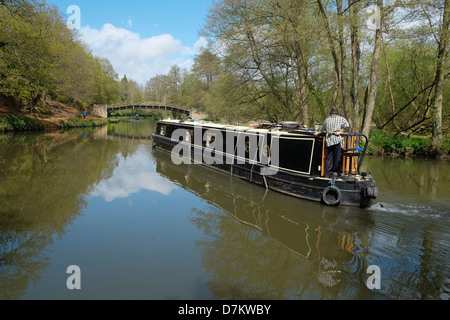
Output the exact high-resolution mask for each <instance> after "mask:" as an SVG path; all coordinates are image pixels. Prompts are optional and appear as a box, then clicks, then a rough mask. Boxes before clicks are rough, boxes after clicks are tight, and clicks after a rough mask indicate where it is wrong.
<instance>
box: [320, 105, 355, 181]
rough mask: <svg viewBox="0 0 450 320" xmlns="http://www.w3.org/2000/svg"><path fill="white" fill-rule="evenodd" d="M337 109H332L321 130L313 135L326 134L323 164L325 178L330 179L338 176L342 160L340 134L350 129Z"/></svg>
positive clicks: (342, 141)
mask: <svg viewBox="0 0 450 320" xmlns="http://www.w3.org/2000/svg"><path fill="white" fill-rule="evenodd" d="M339 114H340V111H339V109H338V108H332V109H331V111H330V116H329V117H328V118H326V119H325V121H324V123H323V125H322V128H321V129H320V130H319V131H318V132H316V133H315V135H316V136H318V135H320V134H322V133H324V132H326V134H327V135H326V138H325V140H326V145H327V152H328V154H327V157H326V163H325V177H326V178H331V176H332V173H333V172H336V173H338V174H339V171H340V170H339V167H340V163H341V158H342V149H343V148H344V144H345V140H344V137H343V136H342V134H343V133H344V132H345V130H346V129H348V128H350V124H349V123H348V121H347V119H345V118H344V117H341V116H340V115H339Z"/></svg>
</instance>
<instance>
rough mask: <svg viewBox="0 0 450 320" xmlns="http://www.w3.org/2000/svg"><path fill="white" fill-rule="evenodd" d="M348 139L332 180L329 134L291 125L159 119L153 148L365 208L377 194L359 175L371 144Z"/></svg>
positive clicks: (290, 191)
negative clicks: (326, 141)
mask: <svg viewBox="0 0 450 320" xmlns="http://www.w3.org/2000/svg"><path fill="white" fill-rule="evenodd" d="M345 139H346V148H345V152H344V156H343V161H342V168H341V169H342V175H341V176H338V177H333V178H326V177H325V176H324V174H325V172H324V168H325V163H324V161H325V160H324V157H325V155H326V148H325V144H324V136H318V137H316V136H314V131H313V130H310V129H305V128H301V127H300V126H298V124H294V123H290V122H289V123H283V124H280V125H277V126H268V125H267V124H262V125H261V127H260V128H254V127H242V126H239V127H238V126H225V125H218V124H211V123H199V122H195V121H194V122H193V121H192V120H189V121H188V120H185V121H176V120H165V121H159V122H158V124H157V128H156V131H155V133H154V136H153V146H154V147H155V148H157V149H160V150H164V151H167V152H171V153H172V154H175V155H179V154H180V153H182V156H183V157H185V158H188V161H196V162H200V163H201V164H203V165H207V166H209V167H211V168H214V169H217V170H220V171H223V172H226V173H228V174H231V175H233V176H237V177H240V178H242V179H245V180H248V181H250V182H252V183H255V184H258V185H261V186H265V187H266V188H267V189H271V190H274V191H278V192H281V193H284V194H287V195H290V196H294V197H298V198H303V199H308V200H313V201H320V202H322V203H324V204H327V205H330V206H338V205H345V206H360V207H362V208H366V207H369V206H370V205H371V204H372V201H373V199H375V198H376V197H377V194H378V189H377V187H376V183H375V180H374V179H373V178H372V177H371V176H370V175H369V174H367V173H362V172H360V168H361V165H362V162H363V160H364V157H365V152H366V149H367V144H368V141H367V138H366V137H365V136H363V135H361V134H357V133H354V134H347V135H346V136H345ZM186 162H187V161H186Z"/></svg>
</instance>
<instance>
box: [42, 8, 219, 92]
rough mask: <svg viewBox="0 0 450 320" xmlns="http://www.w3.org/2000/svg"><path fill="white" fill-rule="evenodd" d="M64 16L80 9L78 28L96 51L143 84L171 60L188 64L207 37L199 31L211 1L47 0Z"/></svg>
mask: <svg viewBox="0 0 450 320" xmlns="http://www.w3.org/2000/svg"><path fill="white" fill-rule="evenodd" d="M47 3H48V4H54V5H56V6H58V8H59V10H60V11H61V12H62V13H63V14H64V16H65V17H67V18H69V17H70V16H71V15H72V14H73V12H71V13H67V9H68V8H69V7H70V6H71V5H76V6H78V7H79V8H80V24H81V29H80V30H79V33H80V35H81V39H82V40H83V41H84V42H85V43H86V44H87V45H88V47H89V48H90V49H91V50H92V53H93V54H94V55H95V56H98V57H102V58H107V59H108V60H109V61H111V63H112V64H113V66H114V69H115V71H116V72H117V73H118V74H119V76H120V77H123V75H125V74H126V75H127V78H129V79H133V80H135V81H137V82H138V83H139V84H141V85H144V84H145V82H146V81H147V80H149V79H150V78H151V77H153V76H156V75H158V74H166V73H167V72H168V70H169V69H170V67H171V66H172V65H178V66H180V67H182V68H186V69H188V70H189V69H190V67H191V66H192V64H193V58H194V56H195V54H196V53H198V50H199V49H200V48H201V47H203V46H205V44H206V41H205V39H203V38H201V37H200V35H199V33H198V31H199V30H200V29H201V28H202V26H203V25H204V23H205V19H206V16H207V14H208V10H209V8H210V7H211V3H212V0H191V1H189V0H164V1H160V0H158V1H157V0H125V1H124V0H122V1H118V0H109V1H107V0H90V1H88V0H47Z"/></svg>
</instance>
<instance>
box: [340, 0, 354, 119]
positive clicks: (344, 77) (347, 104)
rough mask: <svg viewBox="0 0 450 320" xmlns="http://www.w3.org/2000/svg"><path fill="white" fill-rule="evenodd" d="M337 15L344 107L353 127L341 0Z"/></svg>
mask: <svg viewBox="0 0 450 320" xmlns="http://www.w3.org/2000/svg"><path fill="white" fill-rule="evenodd" d="M336 7H337V14H338V26H339V49H340V51H341V94H342V106H343V108H344V114H345V117H346V118H347V119H348V121H349V122H350V126H353V119H352V116H351V110H350V94H349V91H348V88H347V52H346V45H345V40H344V24H343V19H344V14H343V12H342V2H341V0H336Z"/></svg>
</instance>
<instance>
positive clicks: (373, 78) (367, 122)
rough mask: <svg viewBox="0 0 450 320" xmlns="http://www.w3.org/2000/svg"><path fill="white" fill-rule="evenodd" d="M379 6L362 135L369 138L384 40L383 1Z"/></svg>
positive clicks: (381, 0) (380, 1)
mask: <svg viewBox="0 0 450 320" xmlns="http://www.w3.org/2000/svg"><path fill="white" fill-rule="evenodd" d="M377 5H378V8H379V10H380V13H381V15H380V19H381V21H380V26H379V28H377V30H376V32H375V46H374V51H373V58H372V67H371V71H370V81H369V97H368V100H367V106H366V112H365V117H364V123H363V129H362V133H363V134H364V135H365V136H367V137H369V135H370V127H371V126H372V116H373V112H374V110H375V102H376V99H377V79H378V65H379V60H380V54H381V39H382V30H381V27H382V22H383V19H382V16H383V0H377Z"/></svg>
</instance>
